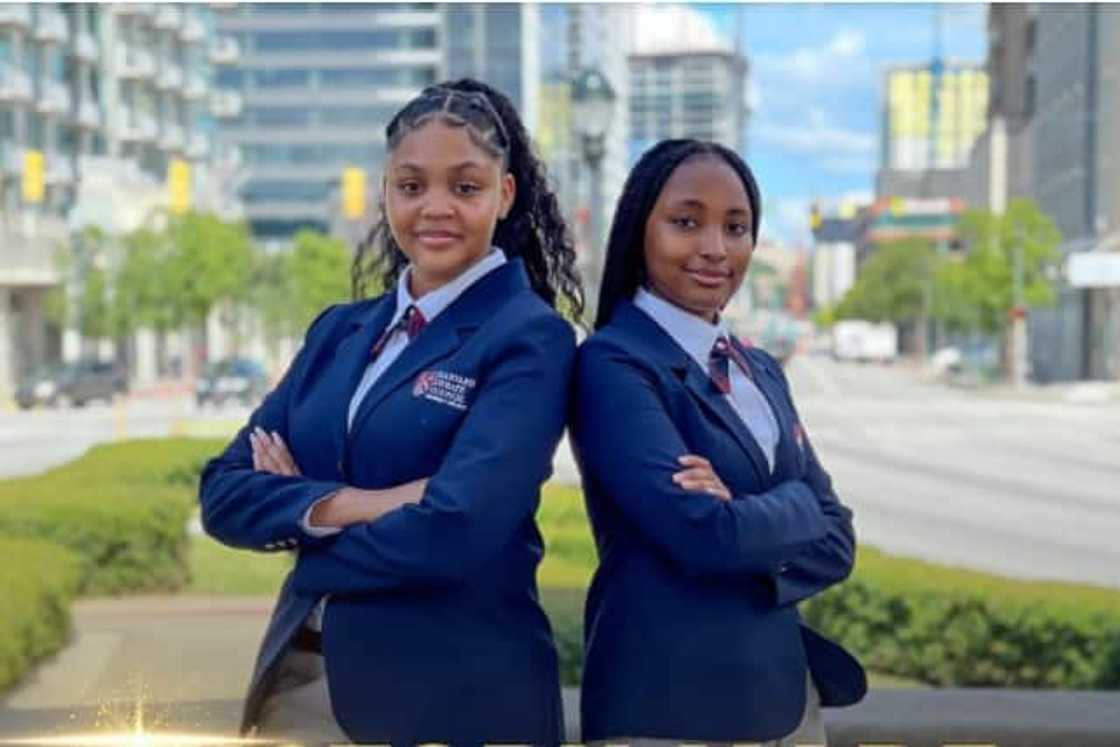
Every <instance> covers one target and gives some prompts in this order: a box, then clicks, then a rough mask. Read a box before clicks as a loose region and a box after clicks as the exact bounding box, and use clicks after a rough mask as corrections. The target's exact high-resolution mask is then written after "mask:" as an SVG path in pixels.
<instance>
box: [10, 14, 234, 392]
mask: <svg viewBox="0 0 1120 747" xmlns="http://www.w3.org/2000/svg"><path fill="white" fill-rule="evenodd" d="M209 14H210V11H209V8H208V7H207V6H202V5H171V4H167V5H158V6H157V5H155V4H140V3H134V4H128V5H125V4H90V3H63V4H57V3H39V4H34V5H32V4H27V3H3V4H0V397H2V396H3V395H4V392H5V391H7V390H8V389H9V388H10V386H11V384H12V382H13V380H14V379H16V378H18V377H19V376H20V375H21V374H23V373H25V372H26V371H27V370H28V369H30V368H32V367H34V366H36V365H39V364H41V363H42V362H43V361H44V360H46V359H49V358H56V357H58V356H59V355H60V354H61V353H62V350H61V348H62V347H63V338H62V334H61V330H59V329H48V324H47V322H46V315H45V304H46V295H47V293H48V291H49V290H50V289H51V288H53V287H56V286H58V285H59V284H60V283H61V282H62V281H63V278H62V277H61V275H60V272H59V270H58V266H57V264H56V252H57V251H58V249H59V248H60V247H64V246H66V245H67V244H68V242H69V240H70V236H71V232H72V231H73V230H76V229H78V228H80V225H81V222H80V221H78V222H75V221H74V217H75V214H74V210H73V208H74V206H75V205H76V204H79V203H81V202H82V200H84V199H95V198H96V196H94V195H91V194H90V193H89V187H88V185H89V184H92V183H95V182H96V179H95V178H94V177H96V176H97V175H98V174H95V173H86V172H90V171H91V170H100V169H103V168H110V167H117V166H124V165H125V164H131V165H132V166H131V168H133V169H134V170H136V171H137V172H140V173H146V174H147V175H148V177H149V178H150V180H151V181H152V183H154V184H156V185H157V186H158V185H162V183H163V181H164V180H165V178H166V174H167V168H168V165H169V163H170V162H171V161H172V160H173V159H178V160H180V161H183V162H186V163H188V164H193V165H194V166H195V167H198V168H200V169H202V170H203V171H205V170H206V166H207V163H208V161H209V159H210V158H211V147H210V130H211V128H212V122H211V118H210V109H209V106H210V98H209V97H210V92H211V81H210V67H209V56H210V52H211V48H210V42H211V39H212V33H211V30H210V15H209ZM160 196H161V198H163V197H166V191H165V190H161V195H160ZM164 205H165V206H166V201H164ZM115 207H116V206H115V205H114V204H113V202H112V201H105V202H104V204H103V207H102V209H101V210H100V212H101V213H103V214H104V213H106V212H107V213H110V214H111V213H112V212H113V211H114V210H115ZM79 212H80V211H79Z"/></svg>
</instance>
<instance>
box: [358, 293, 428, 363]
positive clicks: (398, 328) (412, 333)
mask: <svg viewBox="0 0 1120 747" xmlns="http://www.w3.org/2000/svg"><path fill="white" fill-rule="evenodd" d="M427 323H428V320H427V319H425V318H424V313H423V312H422V311H420V309H418V308H416V305H415V304H411V305H410V306H409V307H408V308H407V309H405V312H404V314H402V315H401V318H400V319H398V320H397V323H396V324H394V325H393V326H392V327H389V329H387V330H385V331H384V332H383V333H382V334H381V337H380V338H378V340H377V342H376V343H374V346H373V348H371V349H370V351H369V359H370V360H371V361H372V360H376V359H377V356H379V355H381V351H382V350H384V349H385V346H386V345H387V344H388V343H389V340H390V339H391V338H392V337H393V335H395V334H396V333H397V332H404V333H405V334H407V335H408V341H409V342H412V341H413V340H415V339H416V335H418V334H420V332H421V331H422V330H423V329H424V325H426V324H427Z"/></svg>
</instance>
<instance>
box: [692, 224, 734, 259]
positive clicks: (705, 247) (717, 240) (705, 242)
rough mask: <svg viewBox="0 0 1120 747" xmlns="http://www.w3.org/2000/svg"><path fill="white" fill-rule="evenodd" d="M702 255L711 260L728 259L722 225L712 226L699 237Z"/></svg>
mask: <svg viewBox="0 0 1120 747" xmlns="http://www.w3.org/2000/svg"><path fill="white" fill-rule="evenodd" d="M698 239H699V242H700V246H699V250H700V256H701V257H703V258H704V259H706V260H708V261H709V262H723V261H724V260H726V259H727V244H726V243H725V241H724V235H723V231H722V230H721V229H720V226H711V227H708V228H707V229H706V230H704V231H703V232H701V234H700V236H699V237H698Z"/></svg>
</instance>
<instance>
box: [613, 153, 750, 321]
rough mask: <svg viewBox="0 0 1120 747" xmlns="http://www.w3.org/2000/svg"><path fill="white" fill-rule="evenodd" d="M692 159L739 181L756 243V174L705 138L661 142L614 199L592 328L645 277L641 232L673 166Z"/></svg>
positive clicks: (637, 167) (740, 159) (645, 156)
mask: <svg viewBox="0 0 1120 747" xmlns="http://www.w3.org/2000/svg"><path fill="white" fill-rule="evenodd" d="M696 156H713V157H715V158H719V159H722V160H723V161H725V162H726V163H727V165H728V166H730V167H731V168H732V169H734V170H735V173H736V174H738V175H739V178H740V179H742V180H743V187H744V189H746V192H747V200H748V202H749V203H750V208H751V241H752V243H757V242H758V224H759V220H760V219H761V217H762V196H761V193H760V192H759V189H758V183H757V182H756V181H755V179H754V174H752V173H751V170H750V168H749V167H748V166H747V164H746V163H744V161H743V159H742V158H740V157H739V155H738V154H737V153H735V151H733V150H731V149H730V148H726V147H724V146H722V145H720V144H719V143H711V142H706V141H703V140H692V139H674V140H662V141H661V142H660V143H658V144H657V145H655V146H653V147H652V148H650V149H649V150H647V151H646V152H645V153H643V154H642V157H641V158H639V159H638V162H637V163H636V164H635V165H634V168H633V169H632V170H631V171H630V175H629V176H628V177H627V178H626V185H625V186H624V187H623V188H622V194H621V195H620V196H619V198H618V207H617V208H616V210H615V214H614V221H613V222H612V223H611V232H610V236H609V238H608V239H607V251H606V265H605V267H604V268H603V284H602V287H601V288H600V290H599V308H598V310H597V312H596V315H595V329H599V328H600V327H602V326H603V325H605V324H606V323H607V322H609V321H610V318H611V314H612V313H614V309H615V306H617V305H618V302H619V301H620V300H623V299H626V298H630V297H631V296H633V295H634V292H635V291H636V290H638V286H639V285H641V284H642V282H643V281H644V279H645V277H644V276H645V252H644V244H645V233H646V220H647V219H648V218H649V214H650V212H652V210H653V206H654V205H655V204H657V198H658V197H659V196H660V195H661V190H662V189H663V188H664V187H665V182H667V181H669V177H670V176H672V175H673V172H674V171H676V169H677V167H678V166H680V165H681V164H682V163H684V162H685V161H686V160H688V159H690V158H693V157H696Z"/></svg>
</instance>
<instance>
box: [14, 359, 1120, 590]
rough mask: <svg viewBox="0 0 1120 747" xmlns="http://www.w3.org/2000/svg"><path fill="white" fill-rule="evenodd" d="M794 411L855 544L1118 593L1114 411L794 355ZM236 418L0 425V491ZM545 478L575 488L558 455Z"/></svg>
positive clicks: (1119, 506)
mask: <svg viewBox="0 0 1120 747" xmlns="http://www.w3.org/2000/svg"><path fill="white" fill-rule="evenodd" d="M788 373H789V377H790V381H791V384H792V387H793V391H794V395H795V400H796V402H797V405H798V408H799V410H800V412H801V416H802V419H803V421H804V424H805V426H806V428H807V431H808V433H809V436H810V438H811V440H812V441H813V444H814V446H815V448H816V449H817V452H818V454H819V456H820V458H821V461H822V463H823V464H824V466H825V468H826V469H828V470H829V472H830V473H831V474H832V476H833V479H834V483H835V486H836V489H837V492H838V494H839V495H840V496H841V498H842V500H844V502H845V503H847V504H848V505H850V506H851V507H852V508H853V510H854V511H855V514H856V529H857V532H858V535H859V538H860V541H861V542H863V543H865V544H867V545H869V546H873V547H878V548H880V549H882V550H885V551H888V552H892V553H896V554H900V555H906V556H912V557H918V558H924V559H927V560H932V561H936V562H941V563H947V564H952V565H961V566H966V567H970V568H975V569H978V570H988V571H994V572H997V573H1003V574H1007V575H1012V576H1019V577H1024V578H1047V579H1058V580H1066V581H1083V582H1088V583H1094V584H1100V585H1106V586H1113V587H1120V542H1118V541H1117V539H1118V538H1120V402H1116V401H1112V402H1111V403H1108V404H1084V403H1080V404H1079V403H1071V402H1066V401H1062V400H1060V399H1058V398H1056V397H1050V398H1046V397H1025V398H1024V397H1008V396H1002V397H999V396H993V395H992V394H990V393H987V394H985V393H980V392H971V391H963V390H955V389H951V388H948V387H945V386H943V385H933V384H924V383H921V382H920V381H919V380H918V379H917V378H916V377H915V376H914V375H913V373H911V372H910V371H909V370H907V369H903V368H895V367H879V366H860V365H856V364H838V363H836V362H833V361H832V360H830V359H828V358H825V357H818V356H809V355H802V356H798V357H797V358H795V359H794V361H793V362H792V363H791V365H790V369H789V372H788ZM247 414H248V412H247V410H244V409H243V408H227V409H223V410H218V411H215V410H213V409H206V410H202V411H198V410H196V409H195V408H194V405H193V403H192V402H191V401H190V399H189V398H185V397H180V398H169V399H146V400H138V399H135V398H134V399H132V400H130V401H126V402H123V403H118V404H117V405H115V406H106V405H90V406H89V407H87V408H84V409H82V410H64V411H59V410H45V411H34V412H30V413H22V412H0V455H2V456H0V477H2V476H13V475H17V474H28V473H33V472H37V471H40V470H42V469H45V468H47V467H49V466H52V465H54V464H58V463H61V462H63V461H66V460H68V459H71V458H73V457H75V456H77V455H79V454H81V453H82V452H83V451H84V450H85V449H87V448H88V447H89V446H91V445H92V444H94V443H99V442H102V441H108V440H111V439H113V438H116V437H124V436H127V437H138V436H163V435H168V434H170V433H174V432H189V433H196V434H198V433H213V434H216V435H225V434H228V433H230V432H232V429H233V428H235V427H236V425H237V424H238V423H240V422H243V421H244V419H245V418H246V416H247ZM555 468H556V469H555V475H554V479H557V480H559V481H561V482H568V483H576V482H578V475H577V473H576V471H575V468H574V465H573V464H572V460H571V454H570V451H569V449H568V447H567V444H562V445H561V447H560V450H559V451H558V453H557V458H556V465H555Z"/></svg>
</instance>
